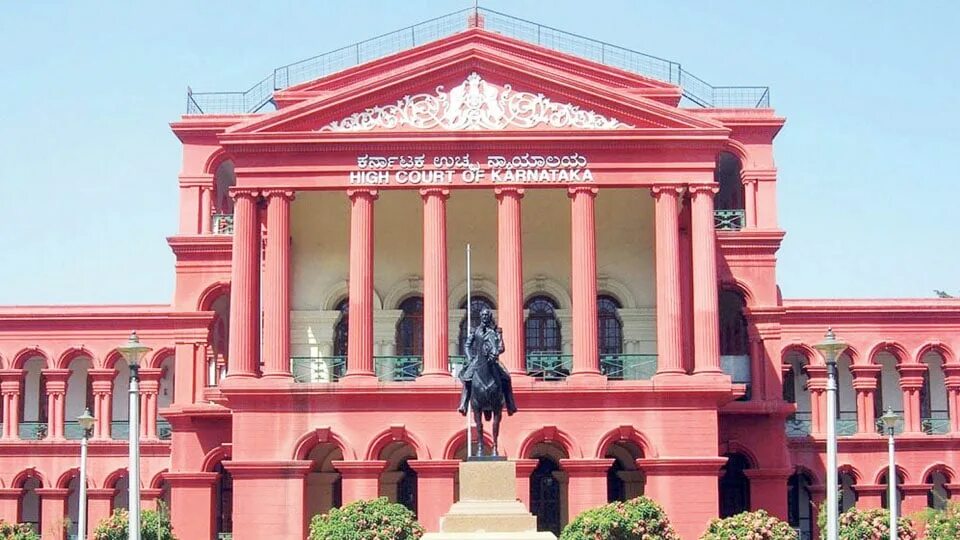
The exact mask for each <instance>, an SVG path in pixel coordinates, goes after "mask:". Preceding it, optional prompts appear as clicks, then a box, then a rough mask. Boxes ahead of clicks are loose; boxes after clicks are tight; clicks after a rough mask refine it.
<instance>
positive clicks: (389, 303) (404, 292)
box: [381, 275, 423, 309]
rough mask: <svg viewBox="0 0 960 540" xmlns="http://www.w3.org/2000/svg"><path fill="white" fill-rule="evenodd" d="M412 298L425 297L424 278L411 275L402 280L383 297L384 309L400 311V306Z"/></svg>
mask: <svg viewBox="0 0 960 540" xmlns="http://www.w3.org/2000/svg"><path fill="white" fill-rule="evenodd" d="M412 296H423V278H421V277H420V276H414V275H410V276H407V277H405V278H401V279H400V280H399V281H398V282H397V283H396V284H395V285H394V286H393V287H391V288H390V290H389V291H388V292H387V294H386V295H385V296H384V297H383V302H382V304H381V305H382V306H383V309H400V304H401V303H403V301H404V300H406V299H407V298H410V297H412Z"/></svg>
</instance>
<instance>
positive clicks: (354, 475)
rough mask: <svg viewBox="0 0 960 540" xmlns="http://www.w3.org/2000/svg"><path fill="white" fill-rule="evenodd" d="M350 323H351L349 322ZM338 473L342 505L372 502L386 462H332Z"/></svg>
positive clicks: (377, 490) (375, 496)
mask: <svg viewBox="0 0 960 540" xmlns="http://www.w3.org/2000/svg"><path fill="white" fill-rule="evenodd" d="M351 322H352V321H351ZM333 467H334V468H335V469H337V471H339V472H340V475H341V476H340V488H341V497H340V498H341V499H342V501H341V502H342V503H343V504H344V505H347V504H349V503H352V502H354V501H359V500H373V499H376V498H377V496H378V495H379V493H380V492H379V482H380V473H382V472H383V469H385V468H386V467H387V462H386V461H381V460H372V461H339V460H338V461H334V462H333Z"/></svg>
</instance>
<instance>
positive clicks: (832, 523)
mask: <svg viewBox="0 0 960 540" xmlns="http://www.w3.org/2000/svg"><path fill="white" fill-rule="evenodd" d="M813 348H815V349H817V350H818V351H820V354H821V355H823V360H824V362H826V364H827V540H837V532H838V531H837V510H838V508H837V507H838V506H839V505H838V504H837V490H838V487H837V356H839V354H840V353H841V352H843V351H844V350H845V349H846V348H847V344H846V343H844V342H843V341H841V340H839V339H837V336H836V335H834V333H833V328H827V334H826V336H824V339H823V341H821V342H820V343H817V344H816V345H814V346H813Z"/></svg>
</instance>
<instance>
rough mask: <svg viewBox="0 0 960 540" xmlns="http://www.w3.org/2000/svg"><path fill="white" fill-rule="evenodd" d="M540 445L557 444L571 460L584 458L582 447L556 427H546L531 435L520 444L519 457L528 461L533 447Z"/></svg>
mask: <svg viewBox="0 0 960 540" xmlns="http://www.w3.org/2000/svg"><path fill="white" fill-rule="evenodd" d="M538 443H548V444H549V443H557V444H559V445H560V446H561V447H562V448H563V450H564V451H565V452H566V453H567V455H568V456H570V458H582V457H583V451H582V450H581V449H580V445H579V444H577V443H576V441H575V440H574V439H573V437H571V436H570V435H569V434H568V433H566V432H563V431H560V430H559V429H557V428H556V427H554V426H544V427H542V428H540V429H538V430H536V431H534V432H533V433H531V434H530V435H527V438H526V439H524V440H523V442H522V443H520V450H519V451H518V452H517V457H519V458H521V459H527V458H529V457H530V455H531V452H532V451H533V447H534V446H535V445H537V444H538Z"/></svg>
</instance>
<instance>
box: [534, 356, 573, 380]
mask: <svg viewBox="0 0 960 540" xmlns="http://www.w3.org/2000/svg"><path fill="white" fill-rule="evenodd" d="M572 368H573V355H572V354H559V353H538V354H528V355H527V375H529V376H531V377H533V378H534V379H540V380H542V381H562V380H563V379H566V378H567V376H568V375H570V370H571V369H572Z"/></svg>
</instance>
